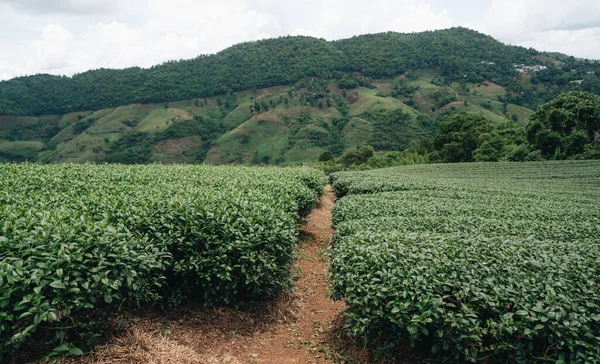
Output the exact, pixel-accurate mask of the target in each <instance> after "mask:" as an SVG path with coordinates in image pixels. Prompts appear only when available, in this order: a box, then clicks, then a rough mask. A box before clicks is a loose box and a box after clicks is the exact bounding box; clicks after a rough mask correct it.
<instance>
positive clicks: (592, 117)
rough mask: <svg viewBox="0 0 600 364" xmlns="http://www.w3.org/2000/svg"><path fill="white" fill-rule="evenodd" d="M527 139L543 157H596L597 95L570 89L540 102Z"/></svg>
mask: <svg viewBox="0 0 600 364" xmlns="http://www.w3.org/2000/svg"><path fill="white" fill-rule="evenodd" d="M532 120H533V122H532V123H531V124H530V125H529V126H528V127H527V139H528V140H529V142H530V143H531V145H532V146H534V147H535V148H536V149H538V150H540V152H541V153H542V155H543V156H544V157H546V158H551V157H554V158H556V159H562V158H568V157H576V158H577V157H580V158H583V159H591V158H595V159H599V158H600V140H598V138H599V136H600V135H599V133H600V96H598V95H594V94H591V93H586V92H570V93H566V94H563V95H560V96H559V97H557V98H556V99H554V100H552V101H550V102H548V103H546V104H544V105H541V106H540V107H539V108H538V111H537V112H536V113H535V114H533V117H532Z"/></svg>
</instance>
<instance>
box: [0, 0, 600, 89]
mask: <svg viewBox="0 0 600 364" xmlns="http://www.w3.org/2000/svg"><path fill="white" fill-rule="evenodd" d="M466 3H472V6H467V5H469V4H466ZM486 9H487V10H486ZM0 14H2V22H1V23H0V79H7V78H10V77H15V76H19V75H25V74H34V73H53V74H68V75H71V74H73V73H78V72H83V71H86V70H88V69H95V68H100V67H108V68H123V67H129V66H142V67H148V66H151V65H154V64H157V63H161V62H164V61H167V60H171V59H187V58H193V57H195V56H196V55H198V54H207V53H215V52H218V51H220V50H222V49H224V48H226V47H228V46H231V45H233V44H236V43H239V42H243V41H251V40H257V39H263V38H269V37H277V36H281V35H288V34H291V35H300V34H301V35H310V36H315V37H319V38H326V39H340V38H346V37H351V36H353V35H357V34H364V33H375V32H384V31H399V32H416V31H423V30H432V29H441V28H448V27H450V26H455V25H462V24H465V21H464V19H469V24H472V26H473V27H475V28H477V29H479V30H481V31H483V32H485V33H488V34H491V35H492V36H495V37H498V38H499V39H500V40H502V41H505V42H509V43H512V44H521V45H525V46H533V47H536V48H539V49H542V50H552V51H553V50H557V51H562V52H566V53H569V54H574V55H577V56H585V57H595V58H600V49H599V48H598V47H596V45H597V44H600V43H598V39H599V34H600V31H599V30H598V29H600V28H598V27H599V26H600V17H599V16H598V15H597V14H600V2H596V1H591V0H571V1H570V2H568V3H559V2H558V1H556V0H549V1H542V0H520V1H517V0H485V1H484V2H481V1H478V0H470V1H464V2H461V3H459V4H458V3H457V4H450V3H449V2H447V1H442V0H396V1H394V0H357V1H342V0H327V1H326V0H292V1H281V0H221V1H217V0H208V1H202V2H200V1H196V0H129V1H119V0H0ZM456 19H462V20H461V21H456Z"/></svg>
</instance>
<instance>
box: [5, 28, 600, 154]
mask: <svg viewBox="0 0 600 364" xmlns="http://www.w3.org/2000/svg"><path fill="white" fill-rule="evenodd" d="M552 56H553V55H551V54H545V53H540V52H538V51H535V50H533V49H525V48H522V47H513V46H506V45H504V44H502V43H500V42H498V41H496V40H494V39H493V38H491V37H489V36H486V35H484V34H481V33H478V32H475V31H472V30H468V29H464V28H453V29H449V30H443V31H434V32H424V33H414V34H399V33H381V34H374V35H364V36H357V37H353V38H351V39H345V40H340V41H333V42H328V41H325V40H322V39H315V38H310V37H283V38H278V39H269V40H263V41H259V42H249V43H243V44H239V45H236V46H233V47H231V48H228V49H226V50H224V51H222V52H219V53H217V54H215V55H208V56H199V57H197V58H195V59H193V60H184V61H174V62H168V63H165V64H162V65H158V66H155V67H152V68H150V69H141V68H129V69H124V70H106V69H102V70H95V71H89V72H85V73H82V74H78V75H75V76H73V77H59V76H50V75H37V76H30V77H22V78H16V79H13V80H9V81H4V82H0V115H4V116H0V160H14V161H24V160H31V161H38V162H44V163H49V162H85V161H95V162H103V161H108V162H123V163H148V162H152V161H158V162H162V163H175V162H179V163H195V162H199V161H207V162H210V163H215V164H225V163H264V164H285V163H295V162H305V161H315V160H316V159H317V158H318V156H319V155H320V154H321V153H322V152H324V151H327V150H329V151H331V152H333V154H334V155H336V156H339V155H340V154H342V153H343V152H344V151H345V150H348V149H349V148H352V147H354V146H357V145H359V144H363V143H368V144H371V145H372V146H373V147H375V149H376V150H380V151H392V150H403V149H405V148H407V147H408V146H409V145H410V143H411V142H412V141H415V140H420V139H423V138H427V137H431V136H432V135H433V134H434V133H435V131H436V127H437V124H438V123H439V120H440V119H441V118H442V117H443V116H444V115H447V114H450V113H456V112H461V111H464V112H468V113H473V114H479V115H482V116H484V117H486V118H488V119H491V120H494V121H502V120H507V119H508V120H514V121H515V122H517V123H519V124H521V125H525V124H526V123H527V122H528V120H529V117H530V116H531V114H532V113H533V110H534V109H535V107H537V106H538V105H539V104H540V103H541V102H543V101H547V100H549V99H550V98H552V97H554V96H556V95H557V94H558V93H559V92H562V91H567V90H588V91H596V92H600V87H599V86H600V84H599V81H598V78H597V77H596V76H595V74H599V75H600V64H598V63H592V62H589V61H582V60H576V59H574V58H572V57H570V58H569V57H567V56H564V55H556V56H557V58H553V57H552ZM559 56H560V57H559ZM558 58H560V60H559V59H558ZM515 65H523V66H522V68H520V70H521V71H520V72H517V70H516V69H515ZM533 66H543V67H546V69H545V70H543V71H540V72H536V71H534V70H531V68H530V67H533ZM519 67H521V66H518V67H517V68H519ZM592 70H595V71H593V72H594V74H589V75H588V73H591V72H592ZM579 79H583V80H584V81H583V82H581V83H572V82H570V81H573V80H579ZM86 110H87V111H86Z"/></svg>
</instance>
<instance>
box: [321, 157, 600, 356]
mask: <svg viewBox="0 0 600 364" xmlns="http://www.w3.org/2000/svg"><path fill="white" fill-rule="evenodd" d="M330 179H331V181H332V182H333V187H334V189H335V190H336V192H337V193H339V194H340V195H343V196H345V197H343V198H341V199H340V200H338V202H337V203H336V206H335V208H334V211H333V223H334V225H335V227H336V241H335V245H334V247H333V248H332V250H331V263H330V270H331V277H332V282H333V283H332V291H333V297H334V298H335V299H341V300H344V301H345V302H346V304H347V305H348V307H349V308H348V311H347V317H348V320H347V322H346V326H345V327H346V331H347V333H348V334H349V335H351V336H353V337H355V338H358V339H360V340H363V341H364V342H365V343H368V344H369V345H371V347H372V348H373V349H374V350H375V351H376V352H389V351H390V349H392V351H391V352H392V353H393V352H394V351H393V349H394V348H397V347H401V346H402V345H403V343H405V342H406V341H409V342H411V344H412V345H413V346H417V347H419V348H420V349H423V350H425V352H429V353H433V354H435V355H436V356H437V357H438V358H445V359H447V360H453V361H456V360H460V361H477V360H483V359H484V358H488V359H492V360H493V361H494V362H495V361H498V362H506V361H507V360H508V361H516V362H532V361H545V360H550V361H557V362H598V361H600V207H599V205H598V201H600V163H598V162H554V163H520V164H516V163H515V164H511V165H507V164H454V165H426V166H409V167H400V168H392V169H386V170H374V171H365V172H340V173H336V174H334V175H332V176H331V177H330Z"/></svg>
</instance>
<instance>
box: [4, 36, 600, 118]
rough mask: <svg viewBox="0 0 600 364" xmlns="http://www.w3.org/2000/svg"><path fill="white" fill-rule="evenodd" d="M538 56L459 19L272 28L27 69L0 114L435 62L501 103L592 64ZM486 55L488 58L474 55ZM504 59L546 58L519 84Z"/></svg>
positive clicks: (214, 92)
mask: <svg viewBox="0 0 600 364" xmlns="http://www.w3.org/2000/svg"><path fill="white" fill-rule="evenodd" d="M440 50H444V51H443V52H440ZM541 55H542V54H541V53H540V52H538V51H536V50H533V49H525V48H523V47H514V46H506V45H504V44H502V43H500V42H498V41H496V40H494V39H493V38H491V37H489V36H486V35H484V34H481V33H478V32H476V31H472V30H469V29H465V28H453V29H448V30H439V31H433V32H423V33H413V34H400V33H393V32H388V33H381V34H371V35H363V36H357V37H353V38H350V39H344V40H339V41H333V42H327V41H325V40H323V39H316V38H310V37H280V38H277V39H267V40H262V41H258V42H247V43H242V44H238V45H235V46H233V47H231V48H228V49H225V50H223V51H221V52H219V53H217V54H214V55H200V56H198V57H196V58H194V59H191V60H182V61H171V62H167V63H164V64H161V65H157V66H154V67H152V68H150V69H141V68H136V67H134V68H128V69H123V70H109V69H99V70H95V71H88V72H84V73H81V74H77V75H75V76H73V77H62V76H50V75H36V76H28V77H20V78H15V79H12V80H9V81H4V82H0V114H7V115H44V114H59V115H60V114H66V113H69V112H73V111H80V110H98V109H103V108H113V107H117V106H123V105H129V104H137V103H162V104H163V105H164V104H165V103H168V102H175V101H180V100H192V99H204V98H206V97H216V96H220V95H224V94H226V93H227V92H229V91H236V92H239V91H245V90H253V89H261V88H267V87H272V86H279V85H290V84H294V83H296V82H298V81H300V80H302V79H305V78H307V77H317V78H323V79H335V80H337V82H336V83H337V84H338V85H339V86H340V88H342V89H353V88H355V87H357V86H368V85H370V83H369V82H368V81H366V80H365V79H364V77H371V78H391V77H396V76H398V75H401V74H403V73H405V72H408V73H412V72H417V71H422V70H434V69H436V70H439V76H440V78H441V80H442V82H443V83H444V84H447V85H450V84H451V83H452V82H457V83H460V84H463V85H465V87H464V88H466V83H470V84H481V83H483V82H484V81H486V80H489V81H491V82H493V83H495V84H497V85H500V86H502V87H503V88H505V89H508V90H511V91H512V92H511V93H507V94H506V98H507V101H508V102H509V103H516V104H519V105H525V106H527V107H529V108H534V107H535V106H537V105H538V104H540V103H541V102H543V101H547V100H549V99H550V98H552V97H553V96H556V95H557V94H558V93H559V92H560V91H566V90H568V89H570V88H572V87H580V86H579V85H573V84H570V83H569V81H571V80H574V79H581V78H584V77H587V76H586V74H587V72H589V71H595V72H596V73H599V72H600V68H599V67H600V64H597V63H592V62H589V61H580V60H576V59H574V58H567V59H565V60H563V61H562V63H556V62H555V60H554V59H553V58H551V57H548V56H546V57H544V58H540V56H541ZM540 59H542V60H540ZM492 60H493V62H494V64H493V65H492V64H489V63H484V61H490V62H491V61H492ZM544 60H545V61H544ZM514 64H526V65H535V64H547V65H548V66H551V69H550V70H547V71H544V72H538V73H535V74H532V75H528V76H527V77H528V80H529V82H528V83H527V86H526V87H525V86H523V83H522V82H520V79H519V78H518V77H517V73H516V72H515V69H514V66H513V65H514ZM572 70H575V72H573V71H572ZM354 73H358V74H360V75H361V76H356V75H355V74H354ZM586 79H589V82H584V83H583V84H582V85H581V87H582V88H585V89H586V90H588V91H592V92H597V91H599V90H600V88H599V86H598V85H599V84H600V83H599V82H598V81H597V79H596V78H595V77H587V78H586ZM493 94H494V95H502V94H503V91H502V90H500V89H497V90H496V92H494V93H493ZM225 102H226V100H223V105H225ZM257 104H259V105H261V106H264V104H261V103H260V102H258V103H257ZM219 106H221V105H219ZM256 111H257V112H258V111H260V110H258V109H257V110H256Z"/></svg>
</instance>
